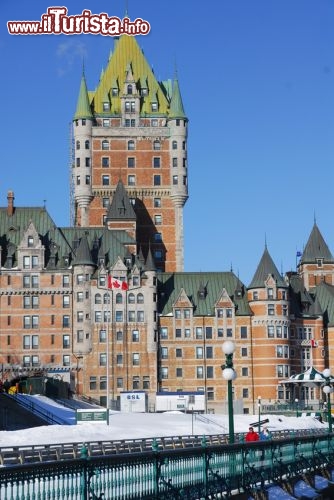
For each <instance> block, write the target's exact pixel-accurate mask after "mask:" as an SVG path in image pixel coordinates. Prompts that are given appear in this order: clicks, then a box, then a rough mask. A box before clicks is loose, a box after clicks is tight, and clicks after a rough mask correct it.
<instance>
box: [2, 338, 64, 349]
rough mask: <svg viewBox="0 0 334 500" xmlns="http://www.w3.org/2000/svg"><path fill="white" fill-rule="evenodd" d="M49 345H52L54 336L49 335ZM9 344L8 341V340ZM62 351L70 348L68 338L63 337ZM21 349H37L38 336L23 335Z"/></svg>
mask: <svg viewBox="0 0 334 500" xmlns="http://www.w3.org/2000/svg"><path fill="white" fill-rule="evenodd" d="M50 339H51V344H54V340H55V339H54V335H51V337H50ZM8 341H9V342H10V339H8ZM62 345H63V349H69V348H70V336H69V335H63V338H62ZM23 349H39V335H23Z"/></svg>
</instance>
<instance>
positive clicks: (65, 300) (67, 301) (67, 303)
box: [63, 295, 70, 308]
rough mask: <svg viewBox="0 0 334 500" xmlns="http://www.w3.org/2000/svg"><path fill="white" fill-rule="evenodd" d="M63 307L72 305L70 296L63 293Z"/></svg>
mask: <svg viewBox="0 0 334 500" xmlns="http://www.w3.org/2000/svg"><path fill="white" fill-rule="evenodd" d="M63 307H65V308H66V307H70V296H69V295H63Z"/></svg>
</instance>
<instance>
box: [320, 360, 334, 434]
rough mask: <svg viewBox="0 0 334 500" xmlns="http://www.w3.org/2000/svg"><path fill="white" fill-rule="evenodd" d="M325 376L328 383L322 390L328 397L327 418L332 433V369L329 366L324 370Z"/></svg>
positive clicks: (329, 430)
mask: <svg viewBox="0 0 334 500" xmlns="http://www.w3.org/2000/svg"><path fill="white" fill-rule="evenodd" d="M322 374H323V376H324V377H325V379H326V384H325V385H324V386H323V388H322V390H323V391H324V393H325V395H326V398H327V420H328V432H330V433H332V431H333V424H332V408H331V392H332V387H331V371H330V369H329V368H325V370H324V371H323V372H322Z"/></svg>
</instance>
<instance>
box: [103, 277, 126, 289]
mask: <svg viewBox="0 0 334 500" xmlns="http://www.w3.org/2000/svg"><path fill="white" fill-rule="evenodd" d="M108 288H112V289H113V288H114V289H115V290H117V289H118V290H127V289H128V284H127V283H126V281H121V280H118V279H117V278H113V277H112V276H108Z"/></svg>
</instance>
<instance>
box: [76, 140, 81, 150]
mask: <svg viewBox="0 0 334 500" xmlns="http://www.w3.org/2000/svg"><path fill="white" fill-rule="evenodd" d="M75 147H76V149H80V141H77V142H76V143H75Z"/></svg>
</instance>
